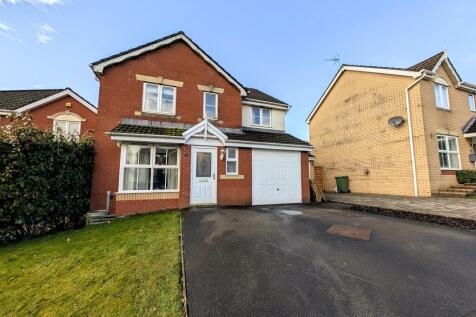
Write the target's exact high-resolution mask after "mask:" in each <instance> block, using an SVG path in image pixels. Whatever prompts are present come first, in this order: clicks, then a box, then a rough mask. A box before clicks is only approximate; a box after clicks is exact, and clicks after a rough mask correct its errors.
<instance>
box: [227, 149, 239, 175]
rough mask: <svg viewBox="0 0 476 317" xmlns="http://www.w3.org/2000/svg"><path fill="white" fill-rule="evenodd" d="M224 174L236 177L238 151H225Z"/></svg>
mask: <svg viewBox="0 0 476 317" xmlns="http://www.w3.org/2000/svg"><path fill="white" fill-rule="evenodd" d="M226 174H227V175H238V149H237V148H227V149H226Z"/></svg>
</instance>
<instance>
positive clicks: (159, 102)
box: [142, 83, 176, 115]
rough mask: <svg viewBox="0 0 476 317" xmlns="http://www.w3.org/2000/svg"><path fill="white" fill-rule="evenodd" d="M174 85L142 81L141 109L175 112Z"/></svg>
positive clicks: (151, 111) (156, 111)
mask: <svg viewBox="0 0 476 317" xmlns="http://www.w3.org/2000/svg"><path fill="white" fill-rule="evenodd" d="M175 95H176V89H175V87H170V86H163V85H155V84H149V83H144V96H143V100H142V110H143V111H144V112H150V113H161V114H170V115H173V114H175Z"/></svg>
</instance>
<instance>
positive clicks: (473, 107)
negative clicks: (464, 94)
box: [468, 95, 476, 112]
mask: <svg viewBox="0 0 476 317" xmlns="http://www.w3.org/2000/svg"><path fill="white" fill-rule="evenodd" d="M468 99H469V110H470V111H472V112H476V103H475V101H474V95H469V98H468Z"/></svg>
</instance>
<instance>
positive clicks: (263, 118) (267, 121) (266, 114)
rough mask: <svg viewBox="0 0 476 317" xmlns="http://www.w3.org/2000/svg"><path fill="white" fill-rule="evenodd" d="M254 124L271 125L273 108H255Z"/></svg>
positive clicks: (253, 112)
mask: <svg viewBox="0 0 476 317" xmlns="http://www.w3.org/2000/svg"><path fill="white" fill-rule="evenodd" d="M252 115H253V124H255V125H262V126H270V125H271V110H269V109H263V108H253V110H252Z"/></svg>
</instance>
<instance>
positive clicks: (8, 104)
mask: <svg viewBox="0 0 476 317" xmlns="http://www.w3.org/2000/svg"><path fill="white" fill-rule="evenodd" d="M63 90H64V89H34V90H0V109H2V110H17V109H19V108H21V107H23V106H26V105H29V104H30V103H33V102H35V101H38V100H41V99H44V98H47V97H50V96H52V95H56V94H57V93H60V92H62V91H63Z"/></svg>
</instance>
